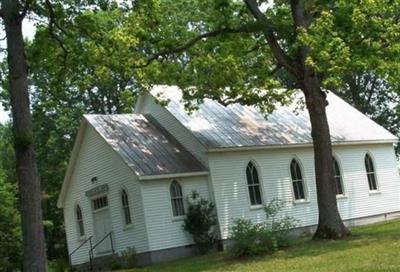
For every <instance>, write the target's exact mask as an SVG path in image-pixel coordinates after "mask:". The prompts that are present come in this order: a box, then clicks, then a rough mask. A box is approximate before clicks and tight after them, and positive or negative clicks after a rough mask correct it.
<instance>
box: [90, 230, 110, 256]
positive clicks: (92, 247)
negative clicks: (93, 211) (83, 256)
mask: <svg viewBox="0 0 400 272" xmlns="http://www.w3.org/2000/svg"><path fill="white" fill-rule="evenodd" d="M107 237H110V242H111V252H112V253H113V254H114V245H113V241H112V231H110V232H109V233H107V234H106V235H105V236H104V237H103V238H101V240H100V241H98V242H97V243H96V244H95V245H94V246H91V247H90V250H89V255H90V256H92V257H93V250H94V249H95V248H96V247H97V246H98V245H100V244H101V243H102V242H103V241H104V240H105V239H106V238H107Z"/></svg>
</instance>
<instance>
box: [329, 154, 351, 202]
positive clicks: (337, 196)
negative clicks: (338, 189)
mask: <svg viewBox="0 0 400 272" xmlns="http://www.w3.org/2000/svg"><path fill="white" fill-rule="evenodd" d="M332 157H333V158H334V159H335V160H336V162H337V164H338V166H339V171H340V181H341V183H342V191H343V193H342V194H337V195H336V199H344V198H348V195H347V188H346V185H345V182H344V171H343V167H342V162H341V160H339V156H337V154H335V153H333V154H332ZM333 174H334V176H333V177H335V169H333ZM335 182H336V180H335ZM335 186H336V184H335Z"/></svg>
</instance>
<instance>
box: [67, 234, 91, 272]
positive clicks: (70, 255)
mask: <svg viewBox="0 0 400 272" xmlns="http://www.w3.org/2000/svg"><path fill="white" fill-rule="evenodd" d="M88 241H89V245H90V249H92V235H91V236H89V238H87V239H86V240H85V241H83V242H82V243H81V244H80V245H79V246H78V247H77V248H75V249H74V250H73V251H72V252H71V253H70V254H69V263H70V264H71V266H72V259H71V257H72V254H74V253H75V252H76V251H78V249H80V248H81V247H82V246H83V245H84V244H86V243H87V242H88ZM89 261H90V266H92V257H91V255H90V251H89Z"/></svg>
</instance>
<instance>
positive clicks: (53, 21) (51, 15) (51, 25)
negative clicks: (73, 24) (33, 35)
mask: <svg viewBox="0 0 400 272" xmlns="http://www.w3.org/2000/svg"><path fill="white" fill-rule="evenodd" d="M45 3H46V7H47V10H48V12H49V32H50V36H51V37H52V38H53V39H54V40H56V41H57V43H58V44H59V46H60V47H61V49H62V51H63V63H64V67H65V66H66V63H67V56H68V50H67V48H66V47H65V45H64V42H63V41H62V39H61V38H60V37H59V36H58V35H57V34H56V33H55V32H54V26H55V27H56V28H57V29H59V30H60V31H61V32H62V33H64V34H67V33H66V31H65V30H64V29H63V28H62V27H61V26H60V25H59V24H58V23H57V20H56V16H55V13H54V10H53V6H52V4H51V3H50V0H45Z"/></svg>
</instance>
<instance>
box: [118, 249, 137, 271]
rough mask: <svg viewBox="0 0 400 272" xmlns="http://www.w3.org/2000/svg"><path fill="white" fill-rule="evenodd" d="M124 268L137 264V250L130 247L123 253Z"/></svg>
mask: <svg viewBox="0 0 400 272" xmlns="http://www.w3.org/2000/svg"><path fill="white" fill-rule="evenodd" d="M121 258H122V263H123V268H134V267H136V266H137V256H136V250H135V248H133V247H129V248H127V249H126V250H124V251H122V253H121Z"/></svg>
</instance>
